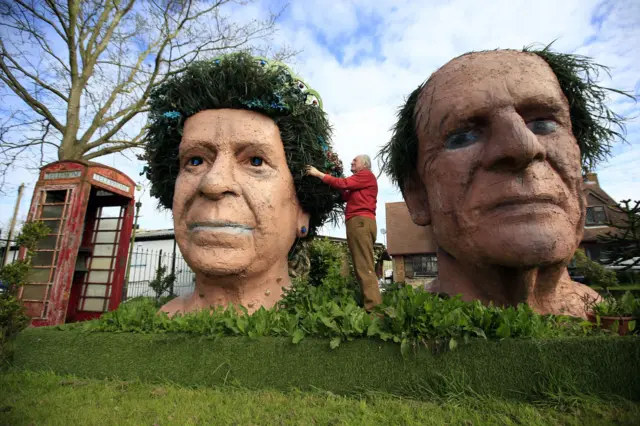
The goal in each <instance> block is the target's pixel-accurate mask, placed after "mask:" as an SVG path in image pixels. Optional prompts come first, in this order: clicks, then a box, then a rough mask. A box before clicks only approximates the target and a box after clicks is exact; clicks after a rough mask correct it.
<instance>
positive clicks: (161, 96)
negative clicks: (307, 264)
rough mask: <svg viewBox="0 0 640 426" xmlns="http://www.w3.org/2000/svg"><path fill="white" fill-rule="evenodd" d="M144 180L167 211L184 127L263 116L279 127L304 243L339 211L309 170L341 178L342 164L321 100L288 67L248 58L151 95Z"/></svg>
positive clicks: (196, 71)
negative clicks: (217, 112) (217, 117)
mask: <svg viewBox="0 0 640 426" xmlns="http://www.w3.org/2000/svg"><path fill="white" fill-rule="evenodd" d="M149 108H150V112H149V124H148V131H147V134H146V146H145V153H144V154H143V155H142V156H141V157H140V159H142V160H144V161H146V163H147V165H146V166H145V168H144V171H143V172H142V174H145V175H146V177H147V178H148V179H149V180H150V181H151V195H152V196H153V197H156V198H158V200H159V204H160V205H161V206H163V207H165V208H167V209H171V206H172V203H173V193H174V186H175V182H176V178H177V176H178V171H179V163H178V147H179V145H180V141H181V138H182V129H183V126H184V123H185V121H186V120H187V119H188V118H189V117H191V116H192V115H194V114H196V113H198V112H200V111H203V110H208V109H223V108H230V109H246V110H252V111H257V112H259V113H262V114H264V115H266V116H268V117H270V118H271V119H273V120H274V121H275V123H276V124H277V125H278V128H279V129H280V137H281V139H282V143H283V145H284V150H285V155H286V158H287V164H288V165H289V170H290V171H291V174H292V176H293V182H294V185H295V188H296V195H297V197H298V200H299V201H300V204H301V206H302V208H303V209H304V211H306V212H307V213H309V214H310V215H311V218H310V223H309V231H308V233H307V235H306V237H310V236H313V235H315V233H316V230H317V229H318V228H319V227H320V226H322V225H323V224H324V223H326V222H327V221H329V222H333V223H337V220H338V218H339V216H338V215H339V213H340V211H341V209H342V206H343V205H342V201H341V199H340V194H339V192H338V191H336V190H334V189H331V188H330V187H329V186H328V185H325V184H323V183H322V182H321V181H320V180H318V179H317V178H313V177H310V176H306V175H305V170H304V168H305V166H306V165H307V164H311V165H313V166H315V167H317V168H318V169H320V170H324V171H326V172H327V173H330V174H331V175H333V176H336V177H343V168H342V162H341V161H340V159H339V158H338V156H337V155H336V154H335V153H334V152H333V151H332V148H331V144H330V140H331V126H330V124H329V121H328V119H327V116H326V113H325V112H324V111H323V110H322V99H321V98H320V95H319V94H318V93H317V92H315V91H314V90H312V89H310V88H309V86H308V85H307V84H306V83H305V82H304V81H303V80H302V79H301V78H299V77H297V76H296V75H295V74H294V73H293V72H292V71H291V70H290V69H289V68H288V67H287V66H286V65H284V64H282V63H280V62H269V61H268V60H266V59H264V58H257V57H253V56H250V55H248V54H246V53H232V54H228V55H224V56H222V57H219V58H216V59H213V60H207V61H200V62H196V63H194V64H192V65H191V66H189V67H188V68H187V69H186V70H185V71H184V72H182V73H180V74H178V75H175V76H173V77H172V78H171V79H169V80H168V81H167V82H166V83H164V84H162V85H160V86H158V87H157V88H155V89H154V90H153V92H152V93H151V96H150V97H149Z"/></svg>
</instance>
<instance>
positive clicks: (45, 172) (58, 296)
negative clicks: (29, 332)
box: [20, 161, 135, 327]
mask: <svg viewBox="0 0 640 426" xmlns="http://www.w3.org/2000/svg"><path fill="white" fill-rule="evenodd" d="M134 193H135V183H134V182H133V180H131V178H129V177H128V176H126V175H125V174H123V173H122V172H120V171H118V170H116V169H114V168H112V167H109V166H104V165H102V164H97V163H91V162H85V161H58V162H55V163H51V164H48V165H46V166H44V167H42V169H41V170H40V177H39V179H38V182H37V183H36V186H35V189H34V193H33V199H32V201H31V208H30V209H29V219H28V220H30V221H33V220H41V221H43V222H45V223H46V225H47V226H48V227H49V228H50V229H51V233H50V234H49V235H48V236H47V237H45V238H44V239H43V240H41V241H40V242H39V243H38V246H37V248H36V253H35V255H34V256H33V259H32V266H31V269H30V271H29V278H28V282H29V284H26V285H25V286H23V287H22V289H21V290H20V298H21V299H22V300H23V302H24V305H25V306H26V307H27V312H28V315H29V316H30V317H31V325H32V326H36V327H38V326H45V325H58V324H63V323H65V322H74V321H83V320H87V319H93V318H97V317H99V316H100V315H102V314H103V313H104V312H107V311H111V310H114V309H115V308H117V307H118V305H119V304H120V300H121V297H122V287H123V282H124V276H125V269H126V267H127V256H128V250H129V243H130V236H131V228H132V225H133V206H134Z"/></svg>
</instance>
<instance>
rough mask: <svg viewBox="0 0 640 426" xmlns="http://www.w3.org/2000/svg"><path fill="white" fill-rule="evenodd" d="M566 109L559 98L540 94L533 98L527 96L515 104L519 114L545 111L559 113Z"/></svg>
mask: <svg viewBox="0 0 640 426" xmlns="http://www.w3.org/2000/svg"><path fill="white" fill-rule="evenodd" d="M565 109H566V106H564V105H562V103H561V102H560V100H559V99H556V98H553V97H548V96H540V97H535V98H529V99H526V100H524V101H522V102H520V103H519V104H518V106H517V110H518V112H519V113H520V114H526V113H536V112H547V113H554V114H555V113H559V112H562V111H564V110H565Z"/></svg>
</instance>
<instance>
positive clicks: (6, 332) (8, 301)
mask: <svg viewBox="0 0 640 426" xmlns="http://www.w3.org/2000/svg"><path fill="white" fill-rule="evenodd" d="M49 232H51V230H50V229H49V228H48V227H47V226H46V225H45V224H44V222H27V223H25V224H24V226H23V227H22V231H21V232H20V235H18V237H17V238H16V242H17V244H18V246H20V247H24V248H25V249H26V253H25V257H24V259H21V260H17V261H15V262H13V263H10V264H8V265H5V266H3V267H2V268H1V269H0V281H1V282H2V283H3V284H4V286H6V287H7V290H6V291H5V292H3V293H0V364H2V363H4V362H5V361H7V360H8V359H9V358H10V354H9V349H8V341H9V339H11V338H12V337H13V336H15V335H16V334H17V333H18V332H19V331H20V330H22V329H24V328H25V327H27V326H28V325H29V317H28V316H27V315H26V310H25V308H24V306H23V304H22V302H21V301H20V300H18V299H17V295H18V291H19V290H20V287H22V286H23V285H24V284H26V283H27V281H28V273H29V267H30V266H31V258H32V257H33V254H34V250H35V249H36V245H37V243H38V241H40V240H41V239H42V238H44V237H45V236H46V235H47V234H48V233H49ZM8 249H9V247H7V250H8Z"/></svg>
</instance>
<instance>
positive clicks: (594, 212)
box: [586, 206, 607, 226]
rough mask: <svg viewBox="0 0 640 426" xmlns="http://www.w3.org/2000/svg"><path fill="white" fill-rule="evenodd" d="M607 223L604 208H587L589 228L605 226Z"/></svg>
mask: <svg viewBox="0 0 640 426" xmlns="http://www.w3.org/2000/svg"><path fill="white" fill-rule="evenodd" d="M606 222H607V215H606V213H605V211H604V206H593V207H587V223H586V224H587V226H588V225H604V224H606Z"/></svg>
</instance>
